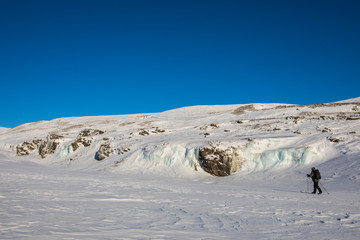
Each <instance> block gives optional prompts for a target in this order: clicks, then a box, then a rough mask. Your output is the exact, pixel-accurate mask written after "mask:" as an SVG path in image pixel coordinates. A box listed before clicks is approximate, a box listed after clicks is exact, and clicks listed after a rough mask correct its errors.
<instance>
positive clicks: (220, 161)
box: [199, 144, 242, 177]
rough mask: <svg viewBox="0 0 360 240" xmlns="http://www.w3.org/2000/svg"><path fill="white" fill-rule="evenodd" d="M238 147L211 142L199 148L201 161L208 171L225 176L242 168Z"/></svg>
mask: <svg viewBox="0 0 360 240" xmlns="http://www.w3.org/2000/svg"><path fill="white" fill-rule="evenodd" d="M238 149H239V148H237V147H231V146H230V147H221V146H216V145H213V144H210V145H209V146H204V147H201V148H200V149H199V162H200V165H201V167H202V168H203V169H204V170H205V171H206V172H208V173H210V174H212V175H214V176H218V177H224V176H229V175H230V174H231V173H234V172H236V171H237V170H238V169H240V168H241V164H242V160H241V157H240V155H239V154H238Z"/></svg>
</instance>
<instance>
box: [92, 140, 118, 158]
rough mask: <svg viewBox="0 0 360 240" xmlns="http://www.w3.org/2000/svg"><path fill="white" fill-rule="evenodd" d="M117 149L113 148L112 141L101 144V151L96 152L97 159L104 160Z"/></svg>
mask: <svg viewBox="0 0 360 240" xmlns="http://www.w3.org/2000/svg"><path fill="white" fill-rule="evenodd" d="M114 152H115V150H114V149H113V148H111V146H110V143H104V144H101V146H100V148H99V151H97V153H96V157H95V159H96V160H98V161H101V160H104V159H105V158H107V157H109V156H110V155H111V154H113V153H114Z"/></svg>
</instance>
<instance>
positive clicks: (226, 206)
mask: <svg viewBox="0 0 360 240" xmlns="http://www.w3.org/2000/svg"><path fill="white" fill-rule="evenodd" d="M359 102H360V99H359V98H357V99H352V100H347V101H344V102H339V103H333V104H324V105H318V104H317V105H309V106H296V105H289V104H251V105H228V106H195V107H187V108H181V109H175V110H171V111H167V112H163V113H155V114H137V115H124V116H98V117H83V118H62V119H55V120H52V121H42V122H37V123H28V124H24V125H21V126H18V127H16V128H13V129H1V131H0V181H1V184H0V238H1V239H219V238H220V239H303V238H313V237H315V238H317V239H358V238H359V234H360V185H359V183H360V139H359V137H360V120H359V118H360V110H359V109H360V103H359ZM203 147H208V148H212V149H214V152H213V153H212V154H210V155H209V156H207V157H208V158H209V159H211V160H212V157H213V159H215V158H216V153H215V152H222V153H226V154H225V155H221V156H222V158H221V159H222V160H223V161H224V163H226V161H228V160H229V159H230V160H231V161H230V163H231V164H230V165H231V174H230V175H229V176H227V177H215V176H213V175H211V174H209V169H207V170H206V171H204V166H203V164H201V158H200V157H199V153H201V148H203ZM313 166H315V167H317V168H319V169H320V171H321V174H322V180H321V183H322V186H321V187H325V189H326V190H327V192H329V193H330V194H328V193H327V192H326V191H324V193H323V194H322V195H312V194H306V193H305V192H308V191H309V190H310V191H312V183H311V179H310V180H309V179H307V177H306V174H307V173H310V168H311V167H313ZM308 180H309V182H308Z"/></svg>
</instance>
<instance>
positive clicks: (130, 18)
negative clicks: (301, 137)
mask: <svg viewBox="0 0 360 240" xmlns="http://www.w3.org/2000/svg"><path fill="white" fill-rule="evenodd" d="M359 45H360V1H357V0H353V1H347V0H338V1H332V0H326V1H317V0H309V1H306V0H305V1H304V0H291V1H289V0H285V1H280V0H273V1H270V0H264V1H260V0H247V1H241V0H237V1H226V0H219V1H214V0H191V1H188V0H179V1H176V0H167V1H161V0H126V1H125V0H123V1H121V0H117V1H115V0H114V1H109V0H98V1H94V0H84V1H78V0H70V1H68V0H59V1H58V0H44V1H38V0H31V1H20V0H0V80H1V94H0V103H1V109H0V115H1V117H0V126H2V127H14V126H16V125H19V124H22V123H26V122H34V121H39V120H51V119H54V118H59V117H70V116H93V115H116V114H131V113H151V112H161V111H165V110H169V109H174V108H179V107H184V106H192V105H218V104H243V103H275V102H276V103H294V104H310V103H323V102H333V101H339V100H343V99H348V98H354V97H358V96H360V46H359Z"/></svg>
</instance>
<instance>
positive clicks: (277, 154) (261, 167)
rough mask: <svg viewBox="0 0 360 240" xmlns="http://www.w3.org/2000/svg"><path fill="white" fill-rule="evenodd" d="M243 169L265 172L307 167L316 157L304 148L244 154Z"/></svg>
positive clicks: (308, 149) (247, 152)
mask: <svg viewBox="0 0 360 240" xmlns="http://www.w3.org/2000/svg"><path fill="white" fill-rule="evenodd" d="M244 155H245V156H244V158H245V162H244V169H245V170H247V171H249V172H258V171H263V172H267V171H269V170H272V169H274V168H276V169H277V170H281V169H285V168H290V167H294V166H301V165H307V164H309V163H311V162H312V161H313V159H314V157H315V156H316V154H315V153H314V152H312V151H311V150H310V148H308V147H304V148H281V149H274V150H266V151H264V152H262V153H252V152H250V151H246V152H244Z"/></svg>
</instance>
